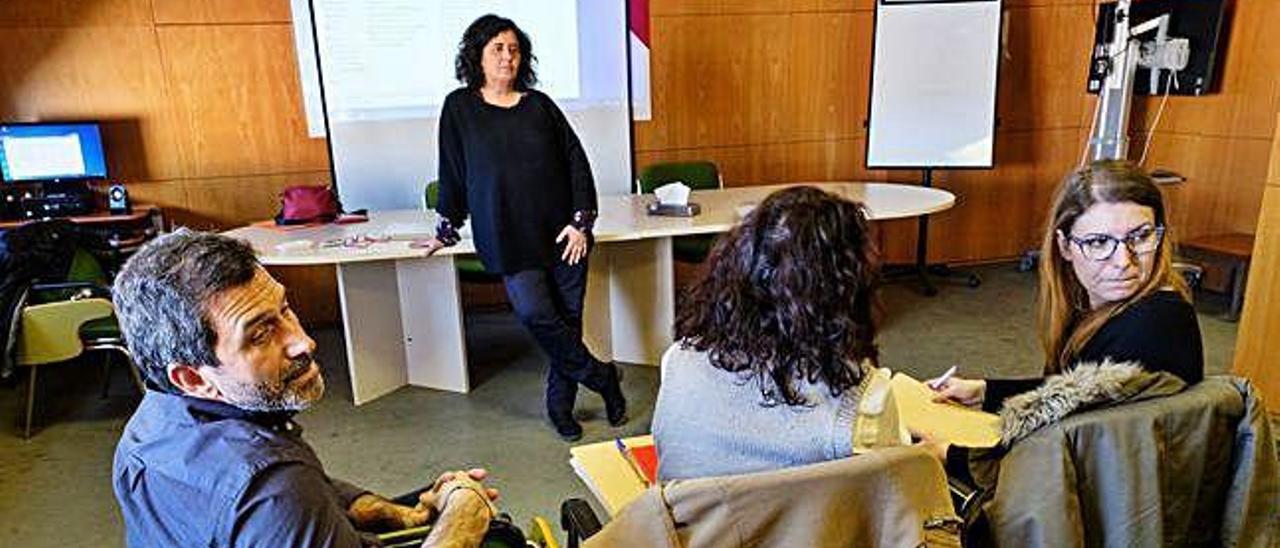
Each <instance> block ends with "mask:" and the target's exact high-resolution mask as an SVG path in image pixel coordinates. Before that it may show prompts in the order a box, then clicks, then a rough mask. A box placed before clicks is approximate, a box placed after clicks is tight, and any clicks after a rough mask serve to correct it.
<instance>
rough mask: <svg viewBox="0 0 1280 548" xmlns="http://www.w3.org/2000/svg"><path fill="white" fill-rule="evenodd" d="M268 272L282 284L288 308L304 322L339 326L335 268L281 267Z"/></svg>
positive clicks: (339, 310) (339, 308)
mask: <svg viewBox="0 0 1280 548" xmlns="http://www.w3.org/2000/svg"><path fill="white" fill-rule="evenodd" d="M267 271H269V272H271V275H272V276H273V277H275V279H276V280H277V281H279V282H280V283H281V284H282V285H284V287H285V296H286V297H287V298H288V299H289V307H290V308H292V309H293V311H294V313H295V314H297V315H298V317H299V318H301V319H303V321H305V322H307V323H308V324H311V325H315V324H325V325H329V324H338V325H339V326H341V320H340V318H341V317H342V309H341V307H340V305H339V304H338V284H337V272H336V267H333V266H281V267H271V268H268V269H267Z"/></svg>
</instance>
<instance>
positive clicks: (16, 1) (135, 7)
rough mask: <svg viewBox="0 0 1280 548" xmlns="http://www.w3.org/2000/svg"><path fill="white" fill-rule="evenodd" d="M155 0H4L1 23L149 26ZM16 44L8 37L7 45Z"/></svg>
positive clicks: (38, 25)
mask: <svg viewBox="0 0 1280 548" xmlns="http://www.w3.org/2000/svg"><path fill="white" fill-rule="evenodd" d="M152 1H153V0H0V27H18V28H23V27H91V26H131V25H143V26H147V25H150V24H151V2H152ZM155 1H168V0H155ZM13 45H14V43H13V42H9V41H7V40H6V44H5V46H6V48H8V47H12V46H13Z"/></svg>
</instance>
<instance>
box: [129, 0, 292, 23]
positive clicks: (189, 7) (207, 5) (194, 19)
mask: <svg viewBox="0 0 1280 548" xmlns="http://www.w3.org/2000/svg"><path fill="white" fill-rule="evenodd" d="M153 6H154V10H155V21H156V24H159V25H168V24H193V23H289V22H291V21H292V14H291V13H290V9H289V0H155V1H154V4H153Z"/></svg>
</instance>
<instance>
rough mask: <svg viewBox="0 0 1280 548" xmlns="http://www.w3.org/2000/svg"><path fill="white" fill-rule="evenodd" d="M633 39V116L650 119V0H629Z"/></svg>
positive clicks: (628, 11)
mask: <svg viewBox="0 0 1280 548" xmlns="http://www.w3.org/2000/svg"><path fill="white" fill-rule="evenodd" d="M627 21H628V26H629V27H630V28H629V30H630V32H629V33H628V34H629V35H630V36H629V37H628V39H629V40H631V118H632V119H633V120H649V119H650V118H651V117H652V114H653V113H652V110H651V108H650V101H649V36H650V35H649V0H627Z"/></svg>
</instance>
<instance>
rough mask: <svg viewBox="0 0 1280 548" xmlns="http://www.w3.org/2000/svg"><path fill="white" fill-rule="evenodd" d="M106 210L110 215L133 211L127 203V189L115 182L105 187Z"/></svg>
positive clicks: (125, 213)
mask: <svg viewBox="0 0 1280 548" xmlns="http://www.w3.org/2000/svg"><path fill="white" fill-rule="evenodd" d="M107 210H108V211H110V212H111V214H112V215H127V214H129V213H132V212H133V206H131V205H129V191H128V190H125V188H124V185H122V184H120V183H116V184H113V185H111V186H110V187H108V188H107Z"/></svg>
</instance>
